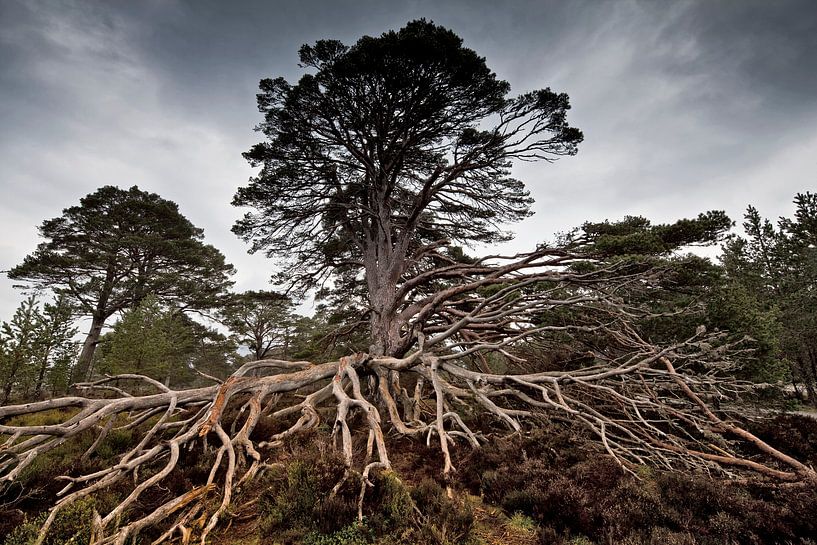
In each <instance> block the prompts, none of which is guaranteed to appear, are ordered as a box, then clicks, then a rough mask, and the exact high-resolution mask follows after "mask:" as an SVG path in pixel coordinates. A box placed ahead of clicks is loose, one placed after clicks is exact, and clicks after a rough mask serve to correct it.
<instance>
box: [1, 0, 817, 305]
mask: <svg viewBox="0 0 817 545" xmlns="http://www.w3.org/2000/svg"><path fill="white" fill-rule="evenodd" d="M421 17H424V18H426V19H430V20H432V21H434V22H435V23H437V24H441V25H443V26H446V27H448V28H450V29H452V30H453V31H454V32H456V33H457V34H459V35H460V36H461V37H462V38H463V39H464V42H465V45H466V46H467V47H470V48H472V49H474V50H476V51H477V53H479V54H480V55H482V56H484V57H486V59H487V64H488V66H489V67H490V68H491V69H492V70H494V71H495V72H496V73H497V74H498V76H499V77H500V78H502V79H505V80H507V81H508V82H509V83H510V84H511V87H512V90H513V92H514V93H522V92H526V91H530V90H533V89H539V88H543V87H551V88H552V89H553V90H555V91H559V92H566V93H567V94H568V95H569V96H570V98H571V104H572V110H571V111H570V112H569V116H568V119H569V121H570V123H571V125H573V126H576V127H579V128H580V129H582V131H583V132H584V134H585V141H584V143H583V144H582V145H581V146H580V149H579V153H578V154H577V155H576V156H575V157H566V158H562V159H560V160H559V161H558V162H557V163H555V164H539V163H535V164H525V165H523V166H520V167H518V168H516V169H515V171H514V174H515V175H516V177H518V178H520V179H522V180H524V181H525V182H526V184H527V186H528V188H529V189H530V190H531V192H532V195H533V196H534V197H535V199H536V204H535V205H534V211H535V215H534V216H532V217H531V218H530V219H528V220H525V221H524V222H522V223H520V224H517V225H515V226H514V230H515V231H516V232H517V234H518V236H517V238H516V240H515V241H513V242H511V243H509V244H508V245H507V246H506V248H504V249H505V250H506V251H509V252H512V251H521V250H525V249H531V248H532V247H533V246H535V244H536V243H538V242H541V241H543V240H547V239H552V238H553V234H554V233H555V232H558V231H565V230H567V229H570V228H571V227H575V226H577V225H580V224H581V223H583V222H585V221H588V220H592V221H601V220H604V219H617V218H621V217H623V216H625V215H643V216H646V217H648V218H650V219H652V220H653V221H655V222H668V221H674V220H676V219H679V218H681V217H690V216H695V215H697V214H698V213H699V212H702V211H705V210H725V211H726V212H727V213H728V214H729V215H730V216H731V217H732V218H733V219H735V220H737V221H738V224H739V223H740V219H741V216H742V213H743V211H744V210H745V208H746V206H747V205H749V204H753V205H754V206H756V207H757V208H758V209H759V210H760V212H761V213H762V214H763V215H764V216H767V217H771V218H775V217H778V216H781V215H790V214H791V212H792V211H793V206H792V204H791V201H792V198H793V196H794V195H795V194H796V193H798V192H804V191H817V2H815V1H814V0H776V1H774V2H769V1H767V0H720V1H715V0H700V1H674V2H669V1H659V0H655V1H636V0H608V1H602V0H594V1H589V0H587V1H582V0H571V1H567V0H565V1H524V0H518V1H512V2H505V3H502V2H496V1H448V0H432V1H425V0H423V1H420V0H415V1H411V0H409V1H405V0H404V1H386V0H379V1H368V0H356V1H347V0H332V1H320V2H319V1H314V0H299V1H298V2H286V3H285V2H276V1H231V2H217V1H192V0H191V1H186V2H185V1H172V0H162V1H149V0H146V1H139V2H135V1H134V2H131V1H127V2H126V1H106V2H102V1H96V2H90V1H89V2H58V1H52V2H40V1H37V0H25V1H23V0H19V1H18V0H0V271H3V270H8V269H9V268H11V267H13V266H14V265H16V264H18V263H20V262H21V261H22V259H23V258H24V257H25V256H26V255H27V254H28V253H30V252H31V251H33V250H34V248H35V247H36V245H37V243H38V234H37V226H38V225H39V224H40V223H41V222H42V221H43V220H45V219H48V218H52V217H56V216H59V215H60V213H61V210H62V209H63V208H66V207H68V206H72V205H74V204H76V203H78V201H79V199H80V198H81V197H82V196H84V195H86V194H88V193H91V192H93V191H94V190H95V189H97V188H98V187H100V186H103V185H118V186H120V187H123V188H126V187H130V186H132V185H138V186H139V187H140V188H142V189H144V190H149V191H152V192H156V193H159V194H160V195H162V196H163V197H165V198H167V199H170V200H173V201H175V202H177V203H178V204H179V206H180V209H181V211H182V213H183V214H184V215H186V216H187V217H188V218H189V219H190V220H191V221H192V222H193V223H194V224H195V225H196V226H198V227H201V228H203V229H204V231H205V237H206V241H207V242H208V243H210V244H213V245H214V246H216V247H217V248H219V249H220V250H221V251H222V252H223V253H224V254H225V255H226V257H227V260H228V261H229V262H231V263H233V264H234V265H235V266H236V268H237V270H238V273H237V274H236V276H235V280H236V289H238V290H245V289H265V288H268V287H269V284H268V280H269V277H270V274H271V271H272V269H273V267H274V262H273V261H272V260H270V259H267V258H265V257H263V256H261V255H248V254H247V246H246V245H245V244H244V243H243V242H241V241H240V240H239V239H238V238H236V237H235V236H234V235H233V234H232V233H231V232H230V228H231V226H232V224H233V222H234V221H235V220H236V219H237V218H238V217H240V216H241V215H242V211H241V210H240V209H236V208H234V207H232V206H231V205H230V201H231V200H232V196H233V194H234V193H235V191H236V189H237V188H238V187H239V186H241V185H244V184H246V182H247V180H248V178H249V177H250V176H252V175H253V169H251V168H250V166H249V165H248V164H247V163H246V162H245V161H244V159H243V158H242V157H241V153H242V152H244V151H246V150H247V149H249V148H250V146H252V145H253V144H255V143H257V142H259V141H261V136H260V135H259V133H257V132H254V130H253V129H254V127H255V125H257V124H258V123H259V122H260V121H261V116H260V114H259V113H258V111H257V108H256V103H255V94H256V92H257V87H258V81H259V80H260V79H262V78H268V77H278V76H283V77H285V78H287V79H288V80H290V81H291V82H294V81H296V80H297V79H298V78H299V77H300V75H301V74H302V71H301V70H300V69H299V67H298V58H297V51H298V48H299V47H300V46H301V45H302V44H304V43H313V42H314V41H316V40H318V39H323V38H332V39H339V40H341V41H343V42H344V43H347V44H352V43H354V42H355V41H356V40H357V39H358V38H360V37H361V36H363V35H375V36H376V35H379V34H380V33H382V32H384V31H386V30H392V29H395V30H396V29H398V28H400V27H402V26H403V25H404V24H405V23H406V22H408V21H410V20H412V19H417V18H421ZM21 299H22V295H21V292H20V291H19V290H18V289H15V288H14V287H13V283H12V282H11V281H10V280H8V279H7V278H6V277H5V275H2V274H0V320H7V319H9V318H10V317H11V314H12V313H13V311H14V308H15V307H16V306H17V305H18V304H19V302H20V301H21Z"/></svg>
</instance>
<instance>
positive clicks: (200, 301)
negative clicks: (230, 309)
mask: <svg viewBox="0 0 817 545" xmlns="http://www.w3.org/2000/svg"><path fill="white" fill-rule="evenodd" d="M40 235H41V236H42V237H43V238H44V239H46V240H45V241H44V242H42V243H41V244H40V245H39V246H38V247H37V249H36V251H35V252H34V253H32V254H30V255H29V256H27V257H26V258H25V260H24V261H23V263H21V264H20V265H18V266H16V267H14V268H13V269H12V270H11V271H10V272H9V277H10V278H12V279H15V280H23V281H26V282H29V283H30V284H33V285H35V286H37V287H43V288H50V289H53V290H54V291H56V292H57V293H59V294H61V295H63V296H65V297H66V298H67V300H68V301H70V303H71V304H72V305H73V306H74V307H75V308H76V309H77V312H78V313H80V314H82V315H86V316H90V318H91V326H90V329H89V331H88V334H87V337H86V339H85V342H84V344H83V348H82V352H81V354H80V357H79V360H78V362H77V365H76V366H75V368H74V372H73V379H74V380H84V379H85V378H86V377H87V375H88V371H89V368H90V363H91V360H92V357H93V354H94V350H95V349H96V345H97V342H98V341H99V337H100V335H101V333H102V328H103V326H104V325H105V323H106V321H107V320H108V319H109V318H110V317H111V316H112V315H114V314H115V313H117V312H120V311H122V310H125V309H128V308H133V307H135V306H137V305H138V304H139V303H140V302H141V301H142V299H144V298H145V297H146V296H147V295H148V294H150V293H152V294H155V295H156V296H157V297H159V298H161V299H162V301H163V302H166V303H167V304H173V305H175V306H177V307H180V308H185V309H194V310H201V309H208V308H212V307H214V306H216V303H217V300H218V298H219V297H220V296H221V295H222V294H223V293H224V292H225V290H226V289H227V288H228V287H229V286H230V285H231V282H230V281H229V275H230V274H232V273H233V268H232V266H231V265H229V264H226V263H225V262H224V256H223V255H222V254H221V252H219V251H218V250H216V249H215V248H214V247H212V246H210V245H207V244H204V243H203V242H202V239H203V233H202V230H201V229H199V228H197V227H195V226H193V224H192V223H190V221H189V220H187V218H185V217H184V216H183V215H182V214H181V213H180V212H179V209H178V206H177V205H176V204H175V203H173V202H171V201H168V200H166V199H163V198H161V197H160V196H159V195H157V194H155V193H148V192H145V191H142V190H140V189H139V188H137V187H136V186H134V187H131V188H130V189H127V190H124V189H120V188H118V187H114V186H105V187H102V188H100V189H98V190H97V191H95V192H94V193H91V194H90V195H87V196H86V197H84V198H82V199H81V200H80V204H79V205H78V206H72V207H70V208H66V209H65V210H64V211H63V214H62V216H59V217H57V218H54V219H51V220H47V221H45V222H43V224H42V225H41V226H40Z"/></svg>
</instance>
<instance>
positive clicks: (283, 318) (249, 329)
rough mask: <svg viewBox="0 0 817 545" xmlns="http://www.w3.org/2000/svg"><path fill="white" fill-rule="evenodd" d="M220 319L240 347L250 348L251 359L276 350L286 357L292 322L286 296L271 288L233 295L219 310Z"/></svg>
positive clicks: (289, 302) (259, 357) (289, 305)
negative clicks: (269, 289) (272, 290)
mask: <svg viewBox="0 0 817 545" xmlns="http://www.w3.org/2000/svg"><path fill="white" fill-rule="evenodd" d="M220 320H221V322H222V323H223V324H224V325H225V326H227V327H228V328H229V329H230V331H231V332H232V333H233V336H234V338H235V341H236V342H237V343H238V344H239V345H240V346H245V347H247V348H249V350H250V352H251V355H252V357H253V358H254V359H256V360H260V359H263V358H265V357H267V356H269V355H271V354H272V353H273V352H276V351H277V352H278V353H279V355H280V356H281V357H284V358H286V357H287V349H288V346H289V343H290V341H291V337H292V334H293V326H294V321H295V317H294V316H293V313H292V301H291V300H290V299H289V298H288V297H286V296H284V295H281V294H279V293H275V292H270V291H247V292H244V293H239V294H235V295H233V296H232V297H230V298H229V299H228V300H227V302H226V304H225V305H224V307H223V308H222V309H221V311H220Z"/></svg>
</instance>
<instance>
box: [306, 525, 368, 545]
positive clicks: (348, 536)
mask: <svg viewBox="0 0 817 545" xmlns="http://www.w3.org/2000/svg"><path fill="white" fill-rule="evenodd" d="M372 539H373V536H372V532H371V530H369V529H368V528H367V527H366V524H365V523H361V522H357V521H355V522H353V523H352V524H349V525H348V526H344V527H343V528H341V529H340V530H337V531H335V532H332V533H331V534H321V533H318V532H312V533H309V534H306V535H305V536H304V540H303V543H304V545H367V544H369V543H372Z"/></svg>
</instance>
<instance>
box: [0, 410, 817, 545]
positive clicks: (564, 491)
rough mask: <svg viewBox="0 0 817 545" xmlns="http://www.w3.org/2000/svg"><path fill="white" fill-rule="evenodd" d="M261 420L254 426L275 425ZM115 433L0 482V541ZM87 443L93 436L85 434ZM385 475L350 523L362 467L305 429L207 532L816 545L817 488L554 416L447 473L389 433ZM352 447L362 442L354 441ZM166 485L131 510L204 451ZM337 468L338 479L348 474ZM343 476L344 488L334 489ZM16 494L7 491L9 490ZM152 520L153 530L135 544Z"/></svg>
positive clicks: (120, 442)
mask: <svg viewBox="0 0 817 545" xmlns="http://www.w3.org/2000/svg"><path fill="white" fill-rule="evenodd" d="M275 428H276V424H275V423H274V422H271V421H270V422H267V421H264V422H262V423H261V424H260V428H259V429H258V430H257V431H258V433H268V432H271V431H273V430H275ZM752 431H753V432H754V433H757V434H758V435H760V436H762V437H763V438H764V439H766V440H768V441H770V442H771V443H772V444H774V445H775V446H776V447H777V448H780V449H781V450H782V451H784V452H786V453H790V454H794V455H798V456H799V457H800V458H801V459H802V460H804V461H805V462H806V463H808V464H810V465H811V466H812V467H813V466H815V465H817V422H814V421H812V420H810V419H803V418H802V417H797V416H779V417H777V418H775V419H770V420H767V421H764V422H761V423H759V424H754V425H753V428H752ZM126 435H127V434H120V435H113V436H111V437H109V438H107V439H106V444H105V445H104V446H103V447H102V448H100V449H98V450H97V452H96V453H95V454H94V456H93V457H91V458H90V459H89V460H85V461H81V460H80V458H81V455H82V452H83V450H84V448H87V445H85V444H84V443H82V444H78V445H75V446H72V447H71V448H68V447H66V449H65V450H64V451H55V452H54V453H52V454H50V457H49V459H48V460H46V461H44V462H42V463H41V464H40V465H38V466H37V469H36V471H35V470H32V471H31V472H29V473H28V474H27V476H26V479H25V480H24V481H23V486H22V488H21V489H20V490H18V491H17V492H16V494H17V496H16V497H14V495H13V491H7V494H6V496H5V497H4V498H3V499H4V502H5V505H6V508H5V510H4V511H3V512H2V513H1V514H0V539H3V540H4V541H2V543H3V544H4V545H28V544H30V543H31V542H32V541H33V539H34V538H35V537H36V532H37V530H38V525H39V524H40V523H41V519H42V518H43V515H42V514H41V513H42V512H43V511H44V510H45V509H46V508H47V506H48V500H49V498H51V497H53V494H55V493H56V490H57V489H58V488H59V486H60V484H59V483H56V482H54V480H53V478H54V476H56V475H59V474H62V473H64V472H65V471H66V469H68V468H70V467H71V466H72V464H74V465H76V464H84V465H83V467H82V469H83V470H86V471H87V470H91V469H93V468H94V467H102V466H103V465H104V464H106V463H109V461H110V460H109V458H113V457H115V456H116V453H117V452H121V451H123V450H125V449H127V447H128V446H129V445H130V443H131V442H132V437H129V436H126ZM90 440H91V438H90V437H89V439H88V441H90ZM387 440H388V443H389V445H388V446H389V450H390V452H391V453H393V454H392V465H393V470H392V471H378V472H375V473H374V474H373V475H372V477H371V479H370V480H371V483H372V486H371V487H368V488H367V491H366V495H365V496H364V504H363V509H362V512H363V515H364V517H363V520H362V521H361V520H358V518H357V513H358V503H357V502H358V499H359V492H360V478H359V475H357V474H355V473H354V472H352V473H347V471H346V467H345V465H344V463H343V459H342V457H340V456H339V455H338V453H337V451H336V450H335V449H333V447H332V445H331V442H330V437H329V430H328V429H327V428H318V429H316V430H312V431H309V432H306V433H303V434H299V435H297V436H295V437H293V438H291V439H290V440H288V441H287V442H286V444H285V445H284V446H283V447H282V448H280V449H278V457H277V459H276V462H275V463H273V464H271V465H270V466H269V467H268V468H266V469H265V471H264V472H263V473H261V474H260V476H259V477H258V478H257V479H255V480H254V481H252V482H250V483H248V484H247V485H246V486H245V487H244V488H243V489H242V490H241V491H240V494H239V495H238V496H237V498H236V501H235V502H234V504H233V505H232V506H231V508H230V511H229V512H228V513H227V514H226V517H225V522H224V526H223V529H221V530H219V531H218V532H217V533H215V534H213V536H212V537H211V538H210V539H209V540H208V542H212V543H224V544H225V545H273V544H281V545H284V544H296V543H304V544H307V545H366V544H380V545H403V544H406V545H408V544H414V543H417V544H421V545H422V544H429V545H431V544H440V545H447V544H451V545H453V544H471V545H478V544H485V545H494V544H499V543H504V544H510V545H532V544H533V543H541V544H557V545H558V544H574V545H578V544H591V543H596V544H599V545H601V544H608V543H616V544H618V543H621V544H633V545H635V544H659V543H660V544H669V545H673V544H678V545H709V544H712V545H714V544H724V543H741V544H743V543H746V544H753V543H756V544H761V543H764V544H765V543H780V544H783V543H786V544H788V543H799V544H803V545H809V544H813V543H815V541H814V536H817V491H815V490H814V489H813V488H809V487H808V486H805V485H798V484H781V483H779V482H772V481H768V480H764V479H761V478H759V477H757V476H751V477H743V478H741V479H725V478H723V477H722V476H719V475H718V474H717V473H716V472H715V470H714V469H713V473H712V475H706V474H702V473H701V474H689V473H671V472H661V471H656V470H651V469H647V468H641V469H639V470H637V471H636V473H637V476H633V475H630V474H628V473H625V472H624V471H622V469H621V468H620V467H619V466H618V465H617V464H616V462H615V461H614V460H613V459H612V458H610V457H609V456H607V455H606V454H604V453H602V452H600V451H599V449H598V447H597V446H595V445H594V444H593V443H592V442H590V441H588V438H587V437H583V436H582V435H581V434H577V433H575V432H571V431H568V430H565V429H563V428H561V427H559V426H556V425H551V426H546V427H542V428H539V429H537V430H536V431H534V432H531V433H525V434H515V435H512V436H509V437H505V438H495V439H494V440H493V441H492V442H491V443H490V444H488V445H486V446H483V447H481V448H479V449H476V450H473V451H472V450H471V449H470V448H468V447H466V446H464V445H460V446H458V447H457V448H456V449H454V450H453V454H454V461H455V466H456V468H457V470H456V472H455V473H454V474H453V477H452V478H449V479H447V480H443V478H442V476H441V473H440V470H439V465H438V464H437V461H438V460H439V457H440V453H439V445H437V444H436V442H434V441H431V443H430V446H427V445H426V443H425V442H423V441H418V440H416V439H408V438H405V437H398V436H394V437H388V438H387ZM355 449H356V456H358V455H360V454H361V453H362V451H363V450H364V449H365V439H364V440H361V441H356V443H355ZM182 456H183V460H182V463H180V464H179V467H178V468H177V469H176V470H174V471H173V473H172V474H171V475H169V476H168V478H167V479H166V480H165V481H164V484H163V487H162V488H161V489H157V490H156V491H153V492H151V493H149V494H147V493H146V494H145V495H144V496H143V497H142V498H140V501H139V503H138V505H135V506H134V508H133V512H132V513H129V516H138V515H139V514H140V513H149V512H150V511H151V509H155V508H156V506H158V505H161V504H162V503H163V502H165V501H167V499H168V498H172V497H174V496H175V495H178V494H180V493H184V491H185V490H190V489H192V488H193V487H195V486H197V485H200V484H201V483H202V482H203V481H205V480H206V478H207V473H208V471H209V468H210V467H211V463H212V461H211V460H210V459H209V458H208V455H207V454H206V453H205V452H204V451H202V450H201V449H193V450H190V451H185V452H184V453H183V455H182ZM344 477H345V478H344ZM338 483H342V484H341V485H340V486H338ZM127 493H128V485H127V483H120V485H119V486H117V487H116V488H113V489H110V490H106V491H104V492H103V493H101V494H97V495H95V496H94V497H93V498H89V499H88V500H86V501H82V502H78V503H77V504H75V505H74V506H72V508H71V509H68V510H66V511H65V512H64V513H62V514H61V515H60V517H59V518H58V520H57V521H56V522H55V524H54V526H53V527H52V529H51V531H50V533H49V537H48V539H47V540H46V541H45V543H46V544H48V545H59V544H64V543H74V544H77V545H80V544H84V543H88V540H89V536H90V530H89V529H90V518H91V516H92V514H93V511H94V510H97V511H100V512H105V510H106V509H109V508H110V506H111V505H115V504H116V503H117V502H118V501H119V500H120V499H121V497H122V496H124V495H126V494H127ZM10 494H11V495H10ZM159 534H160V532H159V529H148V530H147V531H146V532H144V533H143V534H142V536H141V538H140V539H141V541H139V543H140V544H145V543H151V540H152V539H154V538H155V537H157V536H158V535H159Z"/></svg>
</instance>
